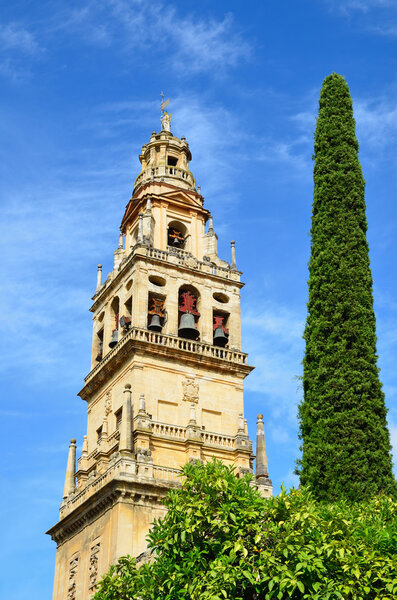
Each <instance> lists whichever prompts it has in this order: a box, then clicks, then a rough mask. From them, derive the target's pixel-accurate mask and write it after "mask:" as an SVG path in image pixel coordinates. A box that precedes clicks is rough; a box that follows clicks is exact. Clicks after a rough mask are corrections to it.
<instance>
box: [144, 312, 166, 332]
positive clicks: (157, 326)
mask: <svg viewBox="0 0 397 600" xmlns="http://www.w3.org/2000/svg"><path fill="white" fill-rule="evenodd" d="M147 328H148V329H150V331H161V330H162V328H163V326H162V325H161V321H160V317H159V315H153V316H152V318H151V321H150V323H149V325H148V326H147Z"/></svg>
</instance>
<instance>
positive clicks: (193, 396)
mask: <svg viewBox="0 0 397 600" xmlns="http://www.w3.org/2000/svg"><path fill="white" fill-rule="evenodd" d="M182 387H183V400H185V401H186V402H194V403H195V404H197V403H198V401H199V384H198V381H196V379H195V378H194V377H186V379H184V380H183V381H182Z"/></svg>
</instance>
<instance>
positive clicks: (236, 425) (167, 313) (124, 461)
mask: <svg viewBox="0 0 397 600" xmlns="http://www.w3.org/2000/svg"><path fill="white" fill-rule="evenodd" d="M161 121H162V129H161V131H160V133H156V132H153V133H152V135H151V137H150V140H149V142H148V143H147V144H145V145H144V146H143V147H142V153H141V154H140V156H139V160H140V162H141V165H142V170H141V173H140V174H139V175H138V177H137V178H136V180H135V185H134V190H133V194H132V198H131V199H130V201H129V203H128V204H127V207H126V210H125V213H124V216H123V218H122V221H121V227H120V237H119V243H118V247H117V249H116V250H115V252H114V267H113V270H112V272H111V273H109V275H108V276H107V278H106V280H105V281H104V282H102V267H101V265H99V266H98V276H97V287H96V291H95V293H94V296H93V304H92V307H91V309H90V310H91V312H92V313H93V338H92V353H91V371H90V372H89V374H88V375H87V377H86V378H85V381H84V387H83V388H82V390H81V391H80V392H79V396H80V397H81V398H82V399H83V400H84V401H85V402H86V403H87V412H88V420H87V435H86V436H84V440H83V444H82V452H81V456H80V458H79V459H78V461H77V465H76V441H75V440H72V441H71V444H70V447H69V455H68V461H67V470H66V478H65V487H64V493H63V501H62V503H61V507H60V515H59V521H58V523H57V524H56V525H54V526H53V527H52V528H51V529H50V530H49V531H48V533H49V534H50V535H51V537H52V539H54V540H55V541H56V543H57V554H56V566H55V581H54V594H53V599H54V600H66V599H67V600H86V599H88V598H89V597H90V596H91V595H92V593H93V592H94V591H95V585H96V582H97V580H98V578H99V577H100V576H101V575H102V574H103V573H104V572H106V571H107V569H108V568H109V566H110V564H112V563H113V562H115V561H116V560H117V559H118V558H119V557H120V556H123V555H126V554H130V555H132V556H138V555H140V554H141V553H142V552H144V551H145V549H146V540H145V536H146V534H147V532H148V530H149V527H150V524H151V523H152V521H153V519H154V518H156V517H157V518H158V517H161V516H162V515H163V514H164V511H165V509H164V506H163V504H162V500H163V499H164V497H165V495H166V494H167V491H168V490H169V489H170V488H172V487H174V486H178V472H179V469H180V467H181V466H182V465H184V464H185V463H186V462H188V461H190V460H202V461H208V460H211V459H212V457H216V458H218V459H220V460H222V461H224V462H225V463H227V464H231V465H234V466H235V468H236V473H237V474H242V473H245V472H247V471H252V468H253V460H254V458H255V457H254V455H253V452H252V442H251V441H250V439H249V437H248V431H247V424H246V420H245V419H244V403H243V381H244V378H245V377H246V376H247V375H248V374H249V373H250V371H251V370H252V369H253V367H251V366H249V364H248V363H247V355H246V354H245V353H244V352H242V350H241V335H240V329H241V322H240V290H241V288H242V287H243V283H242V282H241V281H240V276H241V272H240V271H239V270H238V269H237V266H236V257H235V247H234V242H232V246H231V261H230V263H229V262H226V261H224V260H221V259H220V258H219V257H218V253H217V239H218V238H217V235H216V233H215V231H214V226H213V221H212V217H211V214H210V212H209V211H208V210H207V209H206V208H204V198H203V196H202V195H201V192H200V188H199V187H196V182H195V179H194V177H193V174H192V173H191V171H190V169H189V163H190V161H191V158H192V156H191V153H190V150H189V145H188V143H187V142H186V139H185V138H184V137H181V138H180V139H179V138H177V137H175V136H174V135H173V134H172V133H171V127H170V124H171V117H170V115H168V114H167V113H166V112H163V114H162V120H161ZM257 454H258V455H257V461H256V464H257V477H256V481H257V485H258V486H259V488H260V490H261V491H262V493H263V494H264V495H266V496H270V495H271V493H272V485H271V481H270V479H269V473H268V468H267V460H266V449H265V438H264V427H263V420H262V416H261V415H259V418H258V425H257Z"/></svg>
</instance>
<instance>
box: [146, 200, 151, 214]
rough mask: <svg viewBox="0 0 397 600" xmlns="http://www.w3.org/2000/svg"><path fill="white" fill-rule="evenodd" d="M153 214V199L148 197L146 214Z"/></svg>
mask: <svg viewBox="0 0 397 600" xmlns="http://www.w3.org/2000/svg"><path fill="white" fill-rule="evenodd" d="M151 212H152V198H151V196H148V197H147V199H146V213H151Z"/></svg>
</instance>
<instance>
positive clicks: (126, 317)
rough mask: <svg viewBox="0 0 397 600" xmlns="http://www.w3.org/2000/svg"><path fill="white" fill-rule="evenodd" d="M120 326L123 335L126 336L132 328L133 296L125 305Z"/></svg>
mask: <svg viewBox="0 0 397 600" xmlns="http://www.w3.org/2000/svg"><path fill="white" fill-rule="evenodd" d="M121 313H122V314H121V315H120V319H119V326H120V329H121V333H122V334H123V335H124V334H126V333H127V331H128V330H129V329H130V327H131V318H132V296H130V297H129V298H128V299H127V300H126V301H125V302H124V305H123V309H122V311H121Z"/></svg>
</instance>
